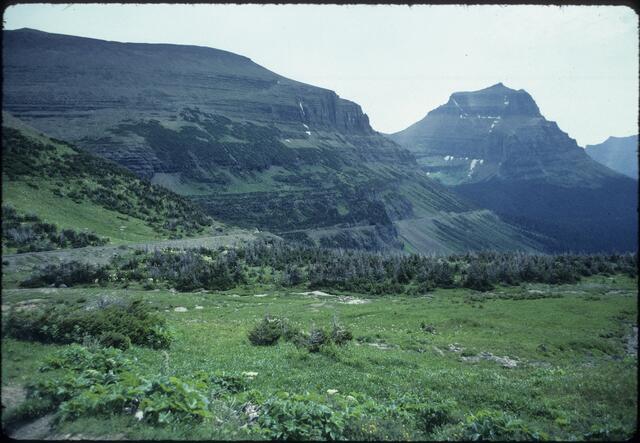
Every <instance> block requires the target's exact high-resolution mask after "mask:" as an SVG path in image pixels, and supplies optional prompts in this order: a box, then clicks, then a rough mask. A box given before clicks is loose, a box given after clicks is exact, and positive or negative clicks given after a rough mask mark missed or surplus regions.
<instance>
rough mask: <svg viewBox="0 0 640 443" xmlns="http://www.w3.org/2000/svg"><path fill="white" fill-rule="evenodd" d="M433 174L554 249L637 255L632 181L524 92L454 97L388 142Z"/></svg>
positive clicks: (497, 90)
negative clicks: (590, 153) (602, 161)
mask: <svg viewBox="0 0 640 443" xmlns="http://www.w3.org/2000/svg"><path fill="white" fill-rule="evenodd" d="M389 137H390V138H391V139H392V140H395V141H397V142H398V143H400V144H402V145H403V146H404V147H406V148H407V149H409V150H411V151H412V152H414V153H415V155H416V157H417V158H418V162H419V164H420V166H421V167H422V169H423V170H424V171H425V172H426V173H427V174H429V176H431V177H434V178H437V179H439V180H440V181H441V182H442V183H444V184H447V185H449V186H451V187H452V188H453V189H455V190H456V191H457V192H458V193H459V194H462V195H464V196H466V197H467V198H469V199H470V200H472V201H474V202H475V203H476V204H478V205H479V206H481V207H484V208H488V209H491V210H494V211H496V212H497V213H498V214H499V215H501V216H503V217H504V218H506V219H507V220H510V221H511V222H513V223H518V224H520V225H522V226H525V227H527V228H528V229H532V230H535V231H538V232H541V233H543V234H545V235H547V236H549V237H552V238H553V239H554V242H553V243H552V244H551V245H550V246H551V247H552V248H553V249H554V250H574V251H601V250H634V249H635V248H636V243H637V212H636V208H637V183H636V182H634V181H633V180H630V179H629V178H627V177H623V176H621V175H619V174H617V173H616V172H614V171H612V170H610V169H608V168H606V167H604V166H602V165H600V164H599V163H597V162H595V161H593V160H591V159H590V158H589V157H588V156H587V155H586V154H585V152H584V150H583V149H581V148H580V147H579V146H578V145H577V144H576V142H575V140H573V139H571V138H570V137H569V136H568V135H567V134H566V133H564V132H562V131H561V130H560V128H558V126H557V124H556V123H555V122H550V121H548V120H546V119H545V118H544V117H543V116H542V114H541V113H540V110H539V109H538V106H537V105H536V103H535V101H534V100H533V98H531V96H530V95H529V94H528V93H527V92H526V91H524V90H518V91H516V90H513V89H510V88H507V87H506V86H504V85H503V84H501V83H499V84H496V85H493V86H491V87H489V88H486V89H482V90H480V91H474V92H457V93H454V94H452V95H451V97H450V99H449V101H448V102H447V103H446V104H444V105H442V106H440V107H438V108H436V109H434V110H433V111H431V112H429V113H428V114H427V116H426V117H425V118H424V119H422V120H421V121H419V122H417V123H415V124H413V125H411V126H410V127H408V128H407V129H405V130H403V131H400V132H399V133H396V134H392V135H390V136H389Z"/></svg>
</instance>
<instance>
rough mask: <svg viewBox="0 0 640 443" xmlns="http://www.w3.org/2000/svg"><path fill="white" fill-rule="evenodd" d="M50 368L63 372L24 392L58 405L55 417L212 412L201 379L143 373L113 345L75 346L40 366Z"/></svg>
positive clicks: (154, 419)
mask: <svg viewBox="0 0 640 443" xmlns="http://www.w3.org/2000/svg"><path fill="white" fill-rule="evenodd" d="M51 369H59V370H61V371H62V372H61V373H58V376H57V377H56V378H43V379H40V380H37V381H35V382H33V383H31V384H29V385H28V387H27V395H28V398H29V399H35V398H40V399H42V400H43V401H44V402H49V403H50V404H54V405H58V406H59V407H58V416H57V418H58V419H59V420H69V419H74V418H77V417H80V416H88V415H89V416H95V415H98V416H100V415H102V416H111V415H112V414H123V413H129V414H136V417H137V418H138V419H140V420H145V421H148V422H151V423H155V424H164V423H173V422H175V421H182V422H184V421H187V422H188V421H199V420H202V419H204V418H208V417H210V416H211V413H210V411H209V409H208V407H209V400H208V399H207V396H206V395H205V393H206V391H207V389H208V385H207V384H206V383H203V381H202V380H201V379H198V378H195V379H194V380H191V381H184V380H181V379H179V378H177V377H167V376H153V377H151V378H144V377H141V376H140V375H138V374H137V371H138V370H139V368H137V367H135V366H134V364H133V362H131V360H129V359H127V358H126V357H125V356H124V354H123V353H122V351H120V350H117V349H113V348H102V349H100V348H94V349H91V348H87V347H84V346H79V345H74V346H71V347H69V348H66V349H63V350H62V351H60V352H58V353H56V354H54V355H53V356H51V357H50V358H49V364H48V365H46V366H44V367H43V368H41V370H42V371H44V372H46V371H49V370H51Z"/></svg>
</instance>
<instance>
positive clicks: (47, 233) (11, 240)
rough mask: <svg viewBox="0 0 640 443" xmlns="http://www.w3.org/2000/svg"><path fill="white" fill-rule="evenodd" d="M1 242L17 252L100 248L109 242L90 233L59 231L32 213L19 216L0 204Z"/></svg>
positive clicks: (8, 207) (70, 230) (69, 230)
mask: <svg viewBox="0 0 640 443" xmlns="http://www.w3.org/2000/svg"><path fill="white" fill-rule="evenodd" d="M2 240H3V242H4V243H5V245H6V246H8V247H10V248H16V250H17V252H18V253H21V252H37V251H49V250H52V249H57V248H82V247H85V246H102V245H105V244H107V243H108V242H109V239H108V238H102V237H98V236H97V235H95V234H93V233H91V232H78V231H74V230H73V229H63V230H62V231H58V227H57V226H56V225H53V224H51V223H45V222H43V221H42V220H41V219H40V218H39V217H38V216H36V215H33V214H19V213H18V211H16V209H15V208H13V207H12V206H9V205H2Z"/></svg>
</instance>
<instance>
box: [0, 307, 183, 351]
mask: <svg viewBox="0 0 640 443" xmlns="http://www.w3.org/2000/svg"><path fill="white" fill-rule="evenodd" d="M5 331H6V334H7V335H9V336H11V337H14V338H17V339H21V340H32V341H39V342H43V343H72V342H76V343H79V342H82V341H83V340H84V339H85V338H86V337H93V338H96V339H98V341H102V340H106V341H107V343H110V344H108V345H109V346H113V345H115V344H118V346H116V347H120V346H125V344H124V343H126V342H127V339H128V340H129V341H130V343H133V344H137V345H140V346H148V347H151V348H167V347H169V345H170V343H171V335H170V334H169V333H168V331H167V330H166V329H165V320H164V319H163V318H161V317H159V316H158V315H157V314H155V313H152V312H150V309H149V307H148V306H146V305H145V304H143V303H142V302H141V301H140V300H134V301H132V302H130V303H129V304H128V305H125V306H122V305H118V304H112V305H109V306H106V307H104V308H102V309H92V310H86V309H80V308H77V307H75V309H73V308H70V307H69V306H46V307H44V308H38V309H31V310H22V311H18V310H12V311H11V312H10V314H9V317H8V319H7V323H6V327H5ZM122 337H124V338H122ZM123 341H124V343H123Z"/></svg>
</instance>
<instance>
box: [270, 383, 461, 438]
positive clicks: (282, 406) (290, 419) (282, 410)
mask: <svg viewBox="0 0 640 443" xmlns="http://www.w3.org/2000/svg"><path fill="white" fill-rule="evenodd" d="M452 411H453V403H451V402H441V401H437V400H435V401H434V400H425V399H420V398H417V397H409V396H405V397H401V398H399V399H396V400H394V401H393V402H391V403H390V404H383V403H380V402H376V401H374V400H373V399H371V398H368V397H366V396H363V395H360V394H355V393H353V395H346V396H344V395H340V394H334V395H330V396H328V397H327V396H320V395H317V394H313V393H307V394H304V395H291V394H289V393H286V392H280V393H278V394H276V395H275V396H273V397H270V398H269V399H267V400H266V401H265V402H263V403H262V404H261V405H260V416H259V419H258V425H259V426H260V428H261V433H262V435H264V436H265V437H267V438H270V439H272V440H361V441H364V440H408V439H409V438H410V437H411V436H412V435H413V436H415V431H418V435H422V436H423V437H426V436H428V435H429V434H430V433H431V432H432V431H434V430H436V429H438V428H440V427H441V426H444V425H446V424H448V423H451V422H452V421H454V420H455V417H454V415H453V413H452Z"/></svg>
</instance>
